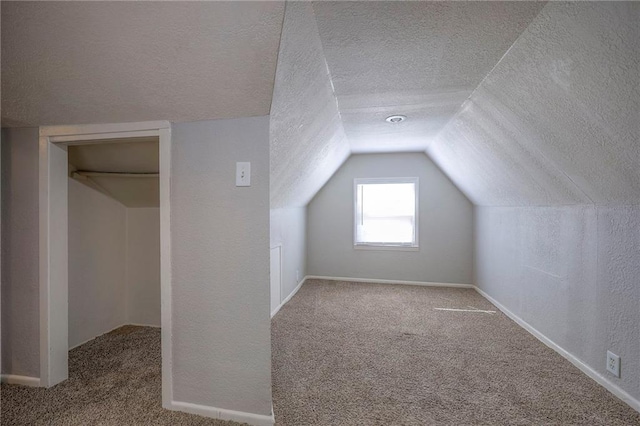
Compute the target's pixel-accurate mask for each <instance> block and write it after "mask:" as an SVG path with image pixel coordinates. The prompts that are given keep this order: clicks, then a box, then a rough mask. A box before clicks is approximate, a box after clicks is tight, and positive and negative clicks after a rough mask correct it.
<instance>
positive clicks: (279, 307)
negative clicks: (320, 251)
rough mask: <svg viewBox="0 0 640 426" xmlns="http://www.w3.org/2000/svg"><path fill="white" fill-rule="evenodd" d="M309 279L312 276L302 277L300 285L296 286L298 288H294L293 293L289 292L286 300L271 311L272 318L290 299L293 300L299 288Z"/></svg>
mask: <svg viewBox="0 0 640 426" xmlns="http://www.w3.org/2000/svg"><path fill="white" fill-rule="evenodd" d="M308 279H311V277H309V276H308V275H307V276H306V277H304V278H303V279H302V281H300V282H299V283H298V285H297V286H296V288H294V289H293V291H292V292H291V293H289V295H288V296H287V297H285V298H284V300H283V301H282V302H281V303H280V305H278V307H277V308H275V309H274V310H273V312H271V318H273V317H274V316H275V315H276V314H277V313H278V312H280V309H281V308H282V307H283V306H284V305H285V304H286V303H287V302H288V301H289V300H291V298H293V296H295V295H296V293H297V292H298V290H300V288H301V287H302V284H304V283H305V281H307V280H308Z"/></svg>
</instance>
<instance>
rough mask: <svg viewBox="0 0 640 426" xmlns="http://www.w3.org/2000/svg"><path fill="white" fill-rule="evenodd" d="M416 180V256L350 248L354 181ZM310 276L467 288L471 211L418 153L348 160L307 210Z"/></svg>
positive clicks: (470, 277) (469, 280) (470, 266)
mask: <svg viewBox="0 0 640 426" xmlns="http://www.w3.org/2000/svg"><path fill="white" fill-rule="evenodd" d="M414 176H417V177H418V178H419V188H420V194H419V203H420V205H419V231H420V236H419V242H420V250H419V251H391V250H355V249H354V248H353V196H354V195H353V179H354V178H367V177H414ZM307 232H308V234H307V238H308V243H307V244H308V246H307V247H308V248H307V269H308V274H309V275H322V276H333V277H351V278H374V279H390V280H405V281H423V282H424V281H426V282H442V283H462V284H470V283H472V282H473V281H472V280H473V206H472V204H471V203H470V202H469V200H467V198H466V197H465V196H464V195H463V194H462V193H461V192H460V191H459V190H458V189H457V188H456V187H455V186H454V185H453V183H451V181H450V180H449V179H448V178H447V177H446V176H445V175H444V174H443V173H442V172H441V171H440V169H438V167H437V166H436V165H435V164H434V163H433V162H432V161H431V160H430V159H429V157H427V156H426V155H425V154H423V153H405V154H368V155H352V156H351V157H349V159H348V160H347V162H346V163H345V164H344V165H343V166H342V167H341V168H340V170H338V172H337V173H336V174H335V175H334V176H333V177H332V178H331V180H330V181H329V182H328V183H327V185H325V187H324V188H322V190H321V191H320V192H318V194H317V195H316V196H315V198H314V199H313V200H312V201H311V203H310V204H309V206H308V231H307Z"/></svg>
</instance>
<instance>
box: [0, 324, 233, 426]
mask: <svg viewBox="0 0 640 426" xmlns="http://www.w3.org/2000/svg"><path fill="white" fill-rule="evenodd" d="M160 360H161V358H160V329H157V328H151V327H133V326H125V327H122V328H119V329H117V330H115V331H112V332H111V333H109V334H105V335H103V336H100V337H98V338H96V339H94V340H92V341H90V342H88V343H85V344H84V345H82V346H80V347H78V348H76V349H73V350H71V351H70V352H69V380H67V381H65V382H62V383H60V384H58V385H56V386H54V387H52V388H50V389H42V388H30V387H25V386H17V385H2V389H1V390H0V392H1V395H0V397H1V398H2V406H1V407H0V408H1V416H2V417H1V418H0V423H1V424H2V426H5V425H51V426H57V425H65V426H67V425H69V426H71V425H74V426H75V425H109V426H111V425H113V426H116V425H189V426H192V425H193V426H196V425H201V426H204V425H207V426H223V425H224V426H231V425H238V424H239V423H232V422H223V421H218V420H213V419H207V418H204V417H200V416H194V415H190V414H185V413H179V412H175V411H169V410H163V409H162V407H161V395H162V393H161V379H160V377H161V376H160V369H161V362H160Z"/></svg>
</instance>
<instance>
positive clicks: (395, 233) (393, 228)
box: [353, 178, 418, 249]
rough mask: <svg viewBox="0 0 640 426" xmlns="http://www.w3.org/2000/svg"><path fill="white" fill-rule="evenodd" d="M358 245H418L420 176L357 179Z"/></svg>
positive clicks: (379, 247)
mask: <svg viewBox="0 0 640 426" xmlns="http://www.w3.org/2000/svg"><path fill="white" fill-rule="evenodd" d="M354 186H355V191H354V193H355V194H354V195H355V203H354V204H355V215H354V216H355V224H354V243H353V244H354V247H355V248H378V249H381V248H398V249H402V248H404V249H417V247H418V178H381V179H355V180H354Z"/></svg>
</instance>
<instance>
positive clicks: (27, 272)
mask: <svg viewBox="0 0 640 426" xmlns="http://www.w3.org/2000/svg"><path fill="white" fill-rule="evenodd" d="M38 220H39V218H38V129H37V128H28V129H2V373H8V374H17V375H22V376H31V377H39V376H40V358H39V353H40V335H39V333H40V325H39V323H40V315H39V312H40V306H39V299H40V297H39V291H40V290H39V275H38V274H39V272H38V271H39V269H38V268H39V263H38V259H39V255H38V244H39V237H38Z"/></svg>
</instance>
